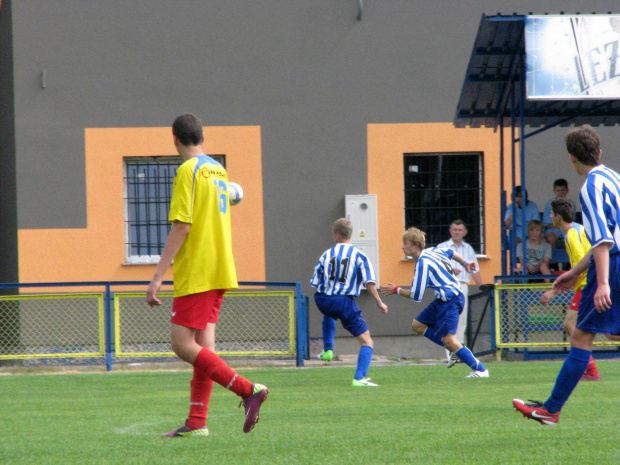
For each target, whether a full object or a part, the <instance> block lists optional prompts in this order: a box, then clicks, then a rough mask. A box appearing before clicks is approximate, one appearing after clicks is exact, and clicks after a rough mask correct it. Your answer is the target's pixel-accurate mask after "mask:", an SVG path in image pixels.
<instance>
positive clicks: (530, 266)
mask: <svg viewBox="0 0 620 465" xmlns="http://www.w3.org/2000/svg"><path fill="white" fill-rule="evenodd" d="M542 233H543V225H542V223H541V222H540V221H539V220H532V221H530V222H529V223H528V224H527V236H528V239H527V241H526V242H525V254H526V265H525V266H526V269H527V274H528V275H529V274H551V270H550V268H549V262H550V261H551V246H550V245H549V244H548V243H547V242H545V241H543V239H542ZM522 256H523V248H522V247H517V259H518V260H519V264H518V265H517V271H518V272H521V265H522V263H523V257H522ZM544 282H546V283H548V282H549V279H545V280H544Z"/></svg>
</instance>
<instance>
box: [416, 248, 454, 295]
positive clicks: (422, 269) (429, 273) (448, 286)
mask: <svg viewBox="0 0 620 465" xmlns="http://www.w3.org/2000/svg"><path fill="white" fill-rule="evenodd" d="M453 255H454V250H452V249H442V248H439V247H433V248H432V249H424V250H423V251H422V253H421V254H420V256H419V257H418V261H417V262H416V264H415V271H414V273H415V274H414V275H413V281H412V282H411V299H412V300H415V301H416V302H420V301H421V300H422V298H423V297H424V291H425V290H426V288H427V287H430V288H431V289H433V290H434V291H435V298H436V299H440V300H443V301H444V302H447V301H449V300H450V299H452V298H453V297H454V296H457V295H459V294H462V293H463V291H462V290H461V285H460V283H459V282H458V280H457V279H456V276H455V275H454V271H452V264H451V263H450V260H452V257H453Z"/></svg>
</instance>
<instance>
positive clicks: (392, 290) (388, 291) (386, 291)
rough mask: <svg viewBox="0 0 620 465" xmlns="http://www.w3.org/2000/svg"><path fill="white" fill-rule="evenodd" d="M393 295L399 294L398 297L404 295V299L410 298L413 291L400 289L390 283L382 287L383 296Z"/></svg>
mask: <svg viewBox="0 0 620 465" xmlns="http://www.w3.org/2000/svg"><path fill="white" fill-rule="evenodd" d="M392 294H398V295H402V296H403V297H407V298H410V297H411V290H410V289H405V288H404V287H398V286H397V285H396V284H394V283H390V282H388V283H387V285H386V286H381V295H392Z"/></svg>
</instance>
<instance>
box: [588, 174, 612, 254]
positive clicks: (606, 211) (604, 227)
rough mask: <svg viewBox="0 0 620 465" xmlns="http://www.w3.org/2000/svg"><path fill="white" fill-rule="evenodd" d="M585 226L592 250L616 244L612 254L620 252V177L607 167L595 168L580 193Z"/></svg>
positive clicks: (610, 251)
mask: <svg viewBox="0 0 620 465" xmlns="http://www.w3.org/2000/svg"><path fill="white" fill-rule="evenodd" d="M579 197H580V200H581V209H582V210H583V225H584V227H585V228H586V234H587V235H588V239H589V240H590V243H591V244H592V248H594V247H596V246H597V245H599V244H601V243H603V242H609V243H612V244H613V246H612V247H611V248H610V250H609V253H611V254H614V253H618V252H619V251H620V249H619V246H620V225H619V224H618V216H619V214H620V175H618V173H616V172H615V171H614V170H612V169H609V168H607V167H606V166H605V165H598V166H595V167H594V168H592V169H591V170H590V172H589V173H588V176H587V177H586V182H585V183H584V185H583V187H582V188H581V193H580V196H579Z"/></svg>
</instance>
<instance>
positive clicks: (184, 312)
mask: <svg viewBox="0 0 620 465" xmlns="http://www.w3.org/2000/svg"><path fill="white" fill-rule="evenodd" d="M225 292H226V291H225V290H223V289H213V290H211V291H207V292H200V293H198V294H190V295H184V296H183V297H175V298H174V299H173V300H172V317H171V318H170V321H171V322H172V323H174V324H177V325H181V326H187V327H188V328H195V329H200V330H203V331H204V330H205V329H207V323H217V319H218V316H219V314H220V307H221V306H222V300H224V293H225Z"/></svg>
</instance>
